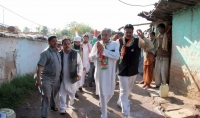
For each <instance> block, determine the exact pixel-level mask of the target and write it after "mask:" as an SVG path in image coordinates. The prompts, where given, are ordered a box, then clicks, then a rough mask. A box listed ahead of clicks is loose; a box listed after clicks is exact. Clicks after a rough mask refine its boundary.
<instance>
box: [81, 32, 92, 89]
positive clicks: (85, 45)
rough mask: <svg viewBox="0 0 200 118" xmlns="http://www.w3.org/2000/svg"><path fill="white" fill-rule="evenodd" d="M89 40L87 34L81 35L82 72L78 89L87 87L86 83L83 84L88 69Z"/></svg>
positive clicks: (90, 47)
mask: <svg viewBox="0 0 200 118" xmlns="http://www.w3.org/2000/svg"><path fill="white" fill-rule="evenodd" d="M88 40H89V36H88V35H87V34H84V35H83V43H82V49H83V53H82V61H83V72H82V75H81V80H80V85H79V90H80V91H83V90H82V87H83V86H84V87H87V86H86V85H84V83H85V75H86V73H87V72H88V71H89V69H90V59H89V54H90V51H91V49H92V46H91V44H89V43H88Z"/></svg>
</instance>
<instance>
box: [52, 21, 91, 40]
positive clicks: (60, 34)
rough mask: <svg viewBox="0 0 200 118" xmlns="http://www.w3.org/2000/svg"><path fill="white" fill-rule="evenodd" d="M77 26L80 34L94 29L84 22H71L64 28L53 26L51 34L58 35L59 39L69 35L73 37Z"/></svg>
mask: <svg viewBox="0 0 200 118" xmlns="http://www.w3.org/2000/svg"><path fill="white" fill-rule="evenodd" d="M75 27H76V28H77V29H78V34H79V36H82V35H83V34H85V33H86V32H90V31H91V30H92V28H91V27H90V26H89V25H86V24H84V23H77V22H71V23H69V24H67V25H66V27H65V28H64V29H62V30H60V29H56V28H53V29H52V30H51V35H55V36H57V37H58V39H61V38H62V37H63V36H67V37H68V38H70V39H73V38H74V36H75V30H74V28H75Z"/></svg>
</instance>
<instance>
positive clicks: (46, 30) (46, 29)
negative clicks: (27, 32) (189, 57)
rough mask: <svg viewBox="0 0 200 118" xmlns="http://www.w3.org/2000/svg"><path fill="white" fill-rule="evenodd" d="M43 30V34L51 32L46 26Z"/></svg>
mask: <svg viewBox="0 0 200 118" xmlns="http://www.w3.org/2000/svg"><path fill="white" fill-rule="evenodd" d="M41 32H42V33H43V35H45V36H47V34H48V33H49V30H48V28H47V27H46V26H42V29H41Z"/></svg>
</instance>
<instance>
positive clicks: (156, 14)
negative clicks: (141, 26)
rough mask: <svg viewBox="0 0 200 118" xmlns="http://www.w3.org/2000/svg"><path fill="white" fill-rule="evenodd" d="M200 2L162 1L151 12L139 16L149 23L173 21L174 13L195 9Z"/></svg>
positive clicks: (187, 0)
mask: <svg viewBox="0 0 200 118" xmlns="http://www.w3.org/2000/svg"><path fill="white" fill-rule="evenodd" d="M198 3H200V0H160V1H158V3H157V4H156V5H155V8H154V9H153V10H151V11H150V12H146V11H145V12H144V11H143V12H141V13H139V14H138V16H141V17H143V18H146V19H147V20H149V21H171V20H172V16H173V13H174V12H176V11H179V10H182V9H188V8H191V7H195V6H196V5H197V4H198Z"/></svg>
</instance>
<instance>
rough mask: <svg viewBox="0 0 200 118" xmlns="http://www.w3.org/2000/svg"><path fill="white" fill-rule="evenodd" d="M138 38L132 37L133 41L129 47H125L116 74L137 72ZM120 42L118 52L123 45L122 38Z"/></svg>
mask: <svg viewBox="0 0 200 118" xmlns="http://www.w3.org/2000/svg"><path fill="white" fill-rule="evenodd" d="M138 41H139V39H138V38H134V43H133V45H132V46H130V47H126V52H125V55H124V57H123V60H122V62H121V63H120V64H119V63H118V69H119V70H118V72H119V73H118V75H119V76H133V75H136V74H138V65H139V56H140V51H141V49H140V48H139V47H138ZM119 42H120V48H119V49H120V50H119V51H120V53H121V48H122V45H123V42H122V39H119Z"/></svg>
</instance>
